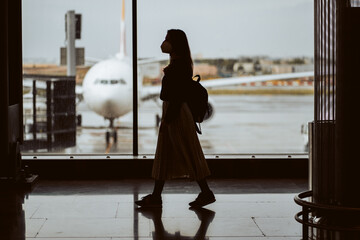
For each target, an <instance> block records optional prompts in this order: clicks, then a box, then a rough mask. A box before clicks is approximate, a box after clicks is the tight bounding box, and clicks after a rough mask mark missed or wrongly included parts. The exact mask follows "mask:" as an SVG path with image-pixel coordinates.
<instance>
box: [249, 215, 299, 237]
mask: <svg viewBox="0 0 360 240" xmlns="http://www.w3.org/2000/svg"><path fill="white" fill-rule="evenodd" d="M255 222H256V224H257V225H258V226H259V228H260V229H261V231H262V232H263V233H264V234H265V236H269V237H270V236H274V237H275V236H276V237H279V236H301V233H302V226H301V224H299V223H298V222H296V221H295V219H294V218H255Z"/></svg>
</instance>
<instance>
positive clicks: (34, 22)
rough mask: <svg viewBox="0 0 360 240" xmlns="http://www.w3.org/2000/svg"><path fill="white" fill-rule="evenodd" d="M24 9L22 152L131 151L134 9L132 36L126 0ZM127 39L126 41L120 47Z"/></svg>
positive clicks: (31, 4)
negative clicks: (69, 64) (71, 64)
mask: <svg viewBox="0 0 360 240" xmlns="http://www.w3.org/2000/svg"><path fill="white" fill-rule="evenodd" d="M105 2H106V3H105ZM128 5H129V7H130V2H129V4H128ZM127 7H128V6H127ZM22 10H23V11H22V13H23V69H24V90H23V91H24V130H25V136H24V137H25V139H24V140H25V143H24V145H23V149H22V151H23V153H26V152H45V153H47V152H49V153H69V154H73V153H81V154H94V153H95V154H107V153H119V154H131V153H132V152H133V150H132V142H133V141H132V136H133V134H132V90H131V88H132V66H131V55H129V54H128V53H131V39H130V38H129V36H131V22H129V21H131V15H130V13H131V8H129V9H128V10H126V12H127V13H129V14H127V15H126V18H125V20H124V22H128V23H129V24H127V25H126V27H127V29H126V31H127V32H128V33H129V34H127V35H125V34H123V35H122V34H121V29H122V27H123V25H121V20H122V16H121V12H122V11H121V10H122V2H121V0H105V1H102V0H92V1H88V0H78V1H72V0H55V1H47V0H29V1H23V9H22ZM68 11H74V19H75V20H74V27H75V31H74V34H75V37H76V40H75V47H76V50H75V51H73V52H74V55H75V62H76V72H75V77H65V76H66V75H68V72H67V69H68V67H67V54H68V53H67V48H66V47H67V46H68V43H69V44H70V42H71V39H72V38H71V36H70V35H67V33H68V34H70V33H71V32H69V31H70V30H69V31H68V29H71V27H70V26H69V25H66V24H67V23H68V19H69V18H68V17H67V16H66V14H67V13H68ZM79 15H80V16H79ZM70 22H71V21H70ZM124 36H125V37H127V36H128V38H129V39H127V40H125V39H122V37H124ZM122 42H126V43H128V44H126V49H123V50H122V51H121V52H120V46H121V43H122ZM70 46H71V45H70ZM126 50H127V51H126ZM121 53H124V54H123V55H121ZM69 56H71V54H70V55H69ZM70 62H71V61H70ZM70 75H71V73H70ZM120 83H121V84H120ZM34 86H35V88H34ZM34 106H35V108H34Z"/></svg>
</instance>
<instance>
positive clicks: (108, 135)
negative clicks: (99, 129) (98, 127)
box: [105, 129, 117, 143]
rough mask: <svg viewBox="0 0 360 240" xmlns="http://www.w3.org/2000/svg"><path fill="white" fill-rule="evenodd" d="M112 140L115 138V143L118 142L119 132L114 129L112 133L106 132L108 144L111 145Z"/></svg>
mask: <svg viewBox="0 0 360 240" xmlns="http://www.w3.org/2000/svg"><path fill="white" fill-rule="evenodd" d="M110 138H113V139H114V143H116V142H117V132H116V129H113V130H112V131H111V132H110V131H106V133H105V140H106V143H109V142H110Z"/></svg>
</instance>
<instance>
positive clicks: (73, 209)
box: [32, 202, 118, 219]
mask: <svg viewBox="0 0 360 240" xmlns="http://www.w3.org/2000/svg"><path fill="white" fill-rule="evenodd" d="M117 207H118V203H115V202H114V203H101V202H98V203H79V202H77V203H74V202H72V203H54V202H49V203H43V204H42V205H41V206H40V207H39V209H38V210H37V211H36V212H35V214H34V215H33V216H32V218H48V219H54V218H62V219H64V218H115V216H116V211H117Z"/></svg>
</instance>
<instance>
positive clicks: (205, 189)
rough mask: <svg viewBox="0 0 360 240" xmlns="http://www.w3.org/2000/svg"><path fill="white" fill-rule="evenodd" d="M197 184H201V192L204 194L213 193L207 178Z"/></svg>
mask: <svg viewBox="0 0 360 240" xmlns="http://www.w3.org/2000/svg"><path fill="white" fill-rule="evenodd" d="M197 183H198V184H199V187H200V189H201V192H203V193H208V192H211V190H210V188H209V185H208V184H207V181H206V178H203V179H201V180H197Z"/></svg>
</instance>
